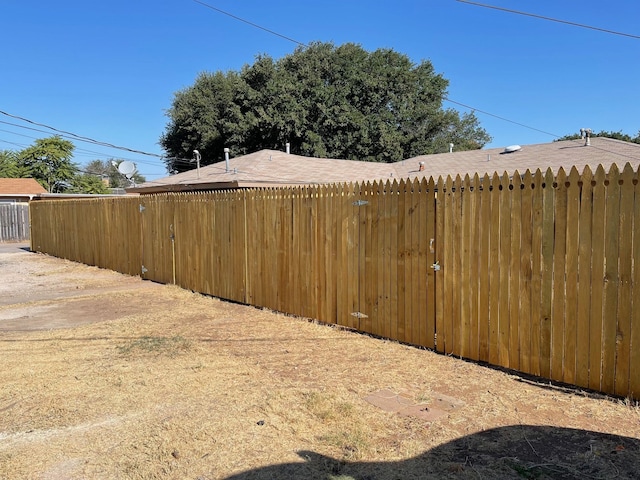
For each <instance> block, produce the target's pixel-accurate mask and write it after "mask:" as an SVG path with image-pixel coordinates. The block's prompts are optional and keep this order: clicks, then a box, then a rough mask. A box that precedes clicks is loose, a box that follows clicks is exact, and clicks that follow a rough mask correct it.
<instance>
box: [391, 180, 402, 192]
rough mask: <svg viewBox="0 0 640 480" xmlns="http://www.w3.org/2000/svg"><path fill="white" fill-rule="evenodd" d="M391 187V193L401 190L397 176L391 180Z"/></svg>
mask: <svg viewBox="0 0 640 480" xmlns="http://www.w3.org/2000/svg"><path fill="white" fill-rule="evenodd" d="M390 186H391V189H390V190H389V192H390V193H394V194H395V193H398V192H399V191H400V189H399V185H398V180H396V179H395V178H394V179H393V181H392V182H391V185H390Z"/></svg>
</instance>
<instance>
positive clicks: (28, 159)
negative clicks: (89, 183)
mask: <svg viewBox="0 0 640 480" xmlns="http://www.w3.org/2000/svg"><path fill="white" fill-rule="evenodd" d="M73 150H74V146H73V143H71V142H70V141H68V140H64V139H63V138H61V137H59V136H53V137H49V138H43V139H38V140H36V142H35V144H34V145H32V146H30V147H28V148H26V149H24V150H22V151H21V152H19V153H18V164H19V166H21V167H22V168H23V169H24V174H26V175H25V176H28V177H33V178H35V179H36V180H37V181H38V182H39V183H40V185H42V186H43V187H44V188H45V189H46V190H47V191H48V192H49V193H53V192H56V193H57V192H63V191H65V190H66V189H67V188H68V187H69V186H70V185H71V182H72V180H73V179H74V177H75V176H76V175H77V173H78V167H77V166H76V165H75V164H74V163H73V162H72V161H71V157H72V155H73Z"/></svg>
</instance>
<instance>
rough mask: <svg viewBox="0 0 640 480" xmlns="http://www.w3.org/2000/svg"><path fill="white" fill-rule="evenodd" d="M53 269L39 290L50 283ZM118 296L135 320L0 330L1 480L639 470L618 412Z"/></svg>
mask: <svg viewBox="0 0 640 480" xmlns="http://www.w3.org/2000/svg"><path fill="white" fill-rule="evenodd" d="M39 258H42V257H38V256H26V257H25V258H22V259H21V261H23V262H25V261H26V262H36V263H37V262H38V259H39ZM4 260H5V261H6V260H7V259H6V258H5V259H4ZM56 263H57V262H56V261H53V262H52V261H51V259H46V262H44V263H43V264H42V265H39V266H38V268H41V269H44V270H46V269H50V271H48V272H47V271H44V272H43V273H44V275H43V276H42V277H39V280H41V279H42V278H48V279H51V282H60V281H61V278H60V275H61V273H55V274H54V273H51V272H52V271H53V270H55V269H56V268H57V269H58V270H60V267H59V266H58V267H56ZM3 265H6V262H5V263H3ZM34 265H35V264H34ZM4 268H6V267H4V266H3V269H4ZM78 268H80V270H82V269H88V267H78ZM3 273H4V270H3ZM76 273H77V272H76ZM104 273H105V275H107V276H110V275H112V274H111V273H109V272H104ZM62 274H64V272H62ZM97 274H100V272H99V271H98V273H97ZM97 274H96V272H95V271H92V276H93V277H95V276H96V275H97ZM93 281H97V279H95V278H94V279H93ZM116 284H117V282H116ZM45 289H46V287H45ZM120 295H121V296H120V297H118V302H119V303H120V304H122V305H125V304H126V303H127V302H132V304H135V305H136V309H135V311H123V312H122V314H120V315H119V316H118V317H117V318H115V319H111V320H109V321H105V322H100V323H93V324H88V325H81V326H78V327H76V328H70V329H59V330H52V331H32V332H0V345H2V347H1V348H2V365H3V368H2V369H0V385H2V389H1V395H0V412H1V413H2V415H1V416H0V478H7V479H9V478H11V479H15V478H33V479H37V478H71V479H80V478H83V479H84V478H91V479H93V478H97V479H103V478H106V479H110V478H114V479H115V478H131V479H153V478H175V479H183V478H192V479H217V478H242V479H244V478H247V479H248V478H322V479H335V480H347V479H356V478H357V479H363V478H376V479H391V478H447V477H452V478H554V477H558V478H616V476H617V478H625V475H626V474H627V472H630V471H634V472H635V470H629V465H631V466H633V465H634V464H635V465H637V464H640V463H639V462H640V442H639V441H637V440H636V439H638V438H640V410H639V409H638V407H637V406H636V405H634V404H633V403H632V402H625V401H624V400H612V399H607V398H602V397H598V396H590V395H587V394H584V393H581V392H578V391H565V390H562V389H559V388H555V387H553V386H549V385H541V384H533V383H530V382H526V381H522V379H520V378H519V377H517V376H514V375H511V374H508V373H505V372H500V371H497V370H492V369H488V368H485V367H481V366H478V365H475V364H472V363H468V362H464V361H460V360H459V359H455V358H451V357H446V356H442V355H438V354H435V353H433V352H429V351H425V350H418V349H415V348H411V347H408V346H404V345H401V344H398V343H394V342H388V341H384V340H378V339H373V338H369V337H366V336H361V335H358V334H355V333H352V332H347V331H342V330H339V329H336V328H330V327H327V326H322V325H318V324H316V323H313V322H308V321H305V320H302V319H297V318H292V317H288V316H285V315H281V314H276V313H273V312H269V311H265V310H258V309H255V308H251V307H245V306H240V305H235V304H230V303H225V302H221V301H218V300H216V299H213V298H208V297H204V296H200V295H197V294H193V293H190V292H187V291H183V290H180V289H178V288H175V287H168V286H157V287H156V288H154V289H153V291H152V292H151V291H149V290H148V289H141V290H140V291H137V292H130V293H127V294H120ZM92 298H94V299H95V308H96V312H98V311H99V309H100V308H101V305H104V300H105V296H104V295H100V294H97V295H95V296H94V297H92ZM141 302H144V303H145V305H146V308H144V309H140V308H139V306H140V305H141ZM168 305H170V307H168ZM8 308H10V307H0V314H2V312H3V310H5V311H6V309H8ZM72 314H73V312H69V315H72ZM382 388H385V389H389V390H392V391H395V392H398V393H403V394H404V395H405V396H407V397H410V398H412V399H414V400H415V401H416V402H417V403H427V404H429V403H430V402H431V401H433V399H434V398H435V397H437V396H438V395H448V396H451V397H455V398H456V399H459V400H461V401H462V402H464V405H463V406H462V407H461V408H458V409H456V410H455V411H452V412H449V413H448V414H447V415H445V416H443V417H441V418H439V419H437V420H435V421H433V422H426V421H424V420H420V419H418V418H414V417H404V416H400V415H397V414H394V413H389V412H385V411H383V410H380V409H378V408H376V407H374V406H372V405H371V404H369V403H367V402H366V401H364V397H366V396H367V395H369V394H370V393H371V392H373V391H376V390H379V389H382ZM604 434H611V435H615V436H611V437H610V436H607V435H604ZM551 447H554V448H551ZM613 452H615V453H613ZM634 468H635V467H634Z"/></svg>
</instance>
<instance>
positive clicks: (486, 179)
mask: <svg viewBox="0 0 640 480" xmlns="http://www.w3.org/2000/svg"><path fill="white" fill-rule="evenodd" d="M490 188H491V177H490V176H489V173H487V172H485V174H484V175H483V176H482V190H483V191H486V192H488V191H489V190H490Z"/></svg>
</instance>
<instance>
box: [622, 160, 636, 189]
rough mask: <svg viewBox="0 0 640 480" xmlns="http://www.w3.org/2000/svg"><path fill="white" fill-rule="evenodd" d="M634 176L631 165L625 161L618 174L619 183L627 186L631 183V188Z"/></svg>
mask: <svg viewBox="0 0 640 480" xmlns="http://www.w3.org/2000/svg"><path fill="white" fill-rule="evenodd" d="M634 178H635V175H634V172H633V167H632V166H631V165H630V164H629V162H627V163H626V164H625V166H624V168H623V170H622V174H621V175H620V180H619V182H620V185H625V186H629V185H631V186H632V188H633V180H634Z"/></svg>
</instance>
